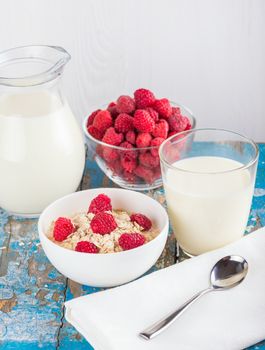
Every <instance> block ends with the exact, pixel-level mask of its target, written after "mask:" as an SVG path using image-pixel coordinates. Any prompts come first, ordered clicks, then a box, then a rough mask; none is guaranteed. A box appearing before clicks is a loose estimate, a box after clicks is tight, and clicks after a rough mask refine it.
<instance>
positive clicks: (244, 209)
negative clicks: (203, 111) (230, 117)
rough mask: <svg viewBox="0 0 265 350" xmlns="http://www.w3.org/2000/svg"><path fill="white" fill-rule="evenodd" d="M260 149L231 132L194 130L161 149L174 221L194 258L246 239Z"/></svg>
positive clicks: (182, 242)
mask: <svg viewBox="0 0 265 350" xmlns="http://www.w3.org/2000/svg"><path fill="white" fill-rule="evenodd" d="M258 155H259V151H258V147H257V145H256V144H255V143H254V142H253V141H251V140H249V139H247V138H246V137H244V136H242V135H240V134H237V133H235V132H232V131H227V130H218V129H193V130H189V131H184V132H182V133H179V134H176V135H174V136H172V137H170V138H169V139H167V140H166V141H164V143H163V144H162V145H161V147H160V161H161V168H162V177H163V184H164V188H165V194H166V201H167V205H168V212H169V217H170V220H171V224H172V227H173V230H174V233H175V236H176V239H177V241H178V244H179V246H180V247H181V248H182V250H183V251H184V253H186V254H187V255H189V256H194V255H199V254H202V253H204V252H207V251H210V250H213V249H216V248H219V247H222V246H224V245H226V244H229V243H231V242H233V241H235V240H237V239H239V238H240V237H242V236H243V234H244V231H245V228H246V225H247V221H248V216H249V211H250V207H251V201H252V196H253V190H254V183H255V177H256V169H257V162H258Z"/></svg>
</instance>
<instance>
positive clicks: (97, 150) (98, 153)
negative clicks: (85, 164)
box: [96, 145, 103, 158]
mask: <svg viewBox="0 0 265 350" xmlns="http://www.w3.org/2000/svg"><path fill="white" fill-rule="evenodd" d="M96 154H97V155H98V156H99V157H101V158H102V157H103V146H101V145H97V147H96Z"/></svg>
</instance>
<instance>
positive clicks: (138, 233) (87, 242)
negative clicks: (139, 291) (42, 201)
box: [47, 174, 158, 254]
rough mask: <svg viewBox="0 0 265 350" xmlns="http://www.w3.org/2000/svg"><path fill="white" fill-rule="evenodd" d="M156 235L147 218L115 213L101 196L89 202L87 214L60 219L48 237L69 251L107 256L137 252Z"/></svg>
mask: <svg viewBox="0 0 265 350" xmlns="http://www.w3.org/2000/svg"><path fill="white" fill-rule="evenodd" d="M129 175H130V176H135V175H133V174H129ZM157 234H158V230H157V229H156V228H155V227H154V225H153V224H152V221H151V220H150V219H149V218H148V217H146V216H145V215H143V214H140V213H129V212H127V211H126V210H124V209H113V206H112V203H111V199H110V198H109V197H108V196H106V195H105V194H104V193H101V194H99V195H98V196H97V197H95V198H94V199H93V200H92V201H91V202H90V204H89V210H88V212H87V213H86V212H81V213H77V214H74V215H72V216H71V217H59V218H58V219H57V220H56V221H54V222H52V223H51V225H50V227H49V230H48V234H47V236H48V237H49V238H50V239H51V240H52V241H53V242H54V243H56V244H58V245H60V246H61V247H63V248H66V249H71V250H75V251H77V252H80V253H87V254H89V253H90V254H96V253H101V254H106V253H115V252H120V251H122V250H128V249H134V248H137V247H139V246H140V245H143V244H146V243H147V242H149V241H151V240H152V239H154V238H155V237H156V236H157Z"/></svg>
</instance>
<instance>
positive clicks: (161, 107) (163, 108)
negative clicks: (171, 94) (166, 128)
mask: <svg viewBox="0 0 265 350" xmlns="http://www.w3.org/2000/svg"><path fill="white" fill-rule="evenodd" d="M153 108H154V109H155V110H156V111H157V112H158V113H159V114H160V116H161V117H162V118H166V119H167V118H168V117H170V116H171V114H172V107H171V106H170V102H169V100H168V99H167V98H161V100H155V102H154V104H153Z"/></svg>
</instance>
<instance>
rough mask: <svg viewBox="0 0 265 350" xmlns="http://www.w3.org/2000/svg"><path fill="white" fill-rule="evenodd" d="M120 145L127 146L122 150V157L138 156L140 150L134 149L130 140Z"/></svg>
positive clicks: (133, 157) (132, 157)
mask: <svg viewBox="0 0 265 350" xmlns="http://www.w3.org/2000/svg"><path fill="white" fill-rule="evenodd" d="M120 147H123V148H126V150H120V155H121V157H127V158H131V159H135V158H137V155H138V152H137V151H136V150H132V149H133V148H134V147H133V145H132V144H130V142H128V141H124V142H122V143H121V144H120Z"/></svg>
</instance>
